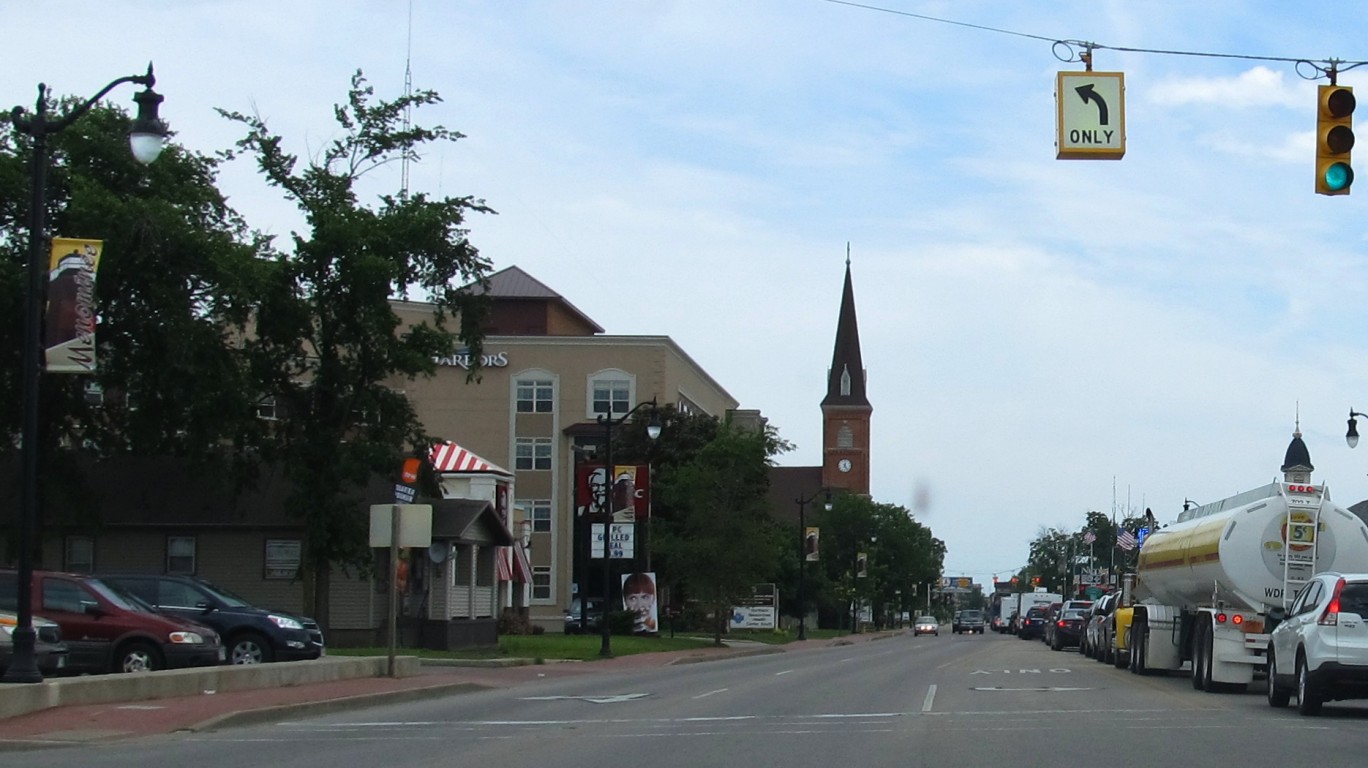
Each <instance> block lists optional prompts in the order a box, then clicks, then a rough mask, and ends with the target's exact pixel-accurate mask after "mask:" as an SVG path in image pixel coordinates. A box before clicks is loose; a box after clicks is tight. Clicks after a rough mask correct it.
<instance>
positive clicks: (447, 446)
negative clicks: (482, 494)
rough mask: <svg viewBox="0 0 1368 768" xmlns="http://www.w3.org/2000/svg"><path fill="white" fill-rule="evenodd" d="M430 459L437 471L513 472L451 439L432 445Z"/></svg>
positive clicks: (504, 473)
mask: <svg viewBox="0 0 1368 768" xmlns="http://www.w3.org/2000/svg"><path fill="white" fill-rule="evenodd" d="M428 460H429V461H431V462H432V468H433V469H434V470H435V471H437V472H491V473H494V474H498V475H509V476H511V475H512V473H511V472H509V471H508V470H506V469H504V468H503V467H500V466H499V465H498V464H494V463H493V462H489V461H486V460H484V459H482V458H480V457H479V456H478V455H476V454H475V453H473V452H471V451H467V450H466V449H464V448H462V447H461V446H459V445H457V444H455V443H453V442H450V441H448V442H445V443H438V444H437V445H434V446H432V452H431V453H430V454H428Z"/></svg>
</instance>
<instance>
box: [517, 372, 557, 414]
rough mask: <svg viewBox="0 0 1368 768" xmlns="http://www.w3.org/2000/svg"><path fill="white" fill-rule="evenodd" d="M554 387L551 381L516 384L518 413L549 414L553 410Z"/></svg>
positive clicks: (527, 381) (537, 380)
mask: <svg viewBox="0 0 1368 768" xmlns="http://www.w3.org/2000/svg"><path fill="white" fill-rule="evenodd" d="M555 397H556V387H555V384H554V383H553V382H551V381H546V380H542V379H529V380H525V381H519V382H518V384H517V400H518V413H551V412H552V411H553V410H555V402H556V400H555Z"/></svg>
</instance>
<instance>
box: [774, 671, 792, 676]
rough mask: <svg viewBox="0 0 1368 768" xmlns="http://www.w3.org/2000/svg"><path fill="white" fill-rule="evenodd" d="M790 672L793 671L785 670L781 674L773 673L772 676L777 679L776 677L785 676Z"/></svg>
mask: <svg viewBox="0 0 1368 768" xmlns="http://www.w3.org/2000/svg"><path fill="white" fill-rule="evenodd" d="M792 671H793V670H791V669H786V670H784V671H783V672H775V673H774V676H775V677H778V676H780V675H787V674H788V673H790V672H792Z"/></svg>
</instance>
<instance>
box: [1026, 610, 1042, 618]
mask: <svg viewBox="0 0 1368 768" xmlns="http://www.w3.org/2000/svg"><path fill="white" fill-rule="evenodd" d="M1045 610H1046V609H1044V608H1032V609H1031V610H1029V611H1027V612H1026V618H1028V619H1043V618H1045Z"/></svg>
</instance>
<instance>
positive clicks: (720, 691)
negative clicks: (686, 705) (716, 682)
mask: <svg viewBox="0 0 1368 768" xmlns="http://www.w3.org/2000/svg"><path fill="white" fill-rule="evenodd" d="M726 690H728V689H726V688H718V689H717V690H715V691H708V692H707V693H700V694H698V695H697V696H695V697H694V698H695V699H706V698H708V697H709V696H711V695H713V694H714V693H723V692H725V691H726Z"/></svg>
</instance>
